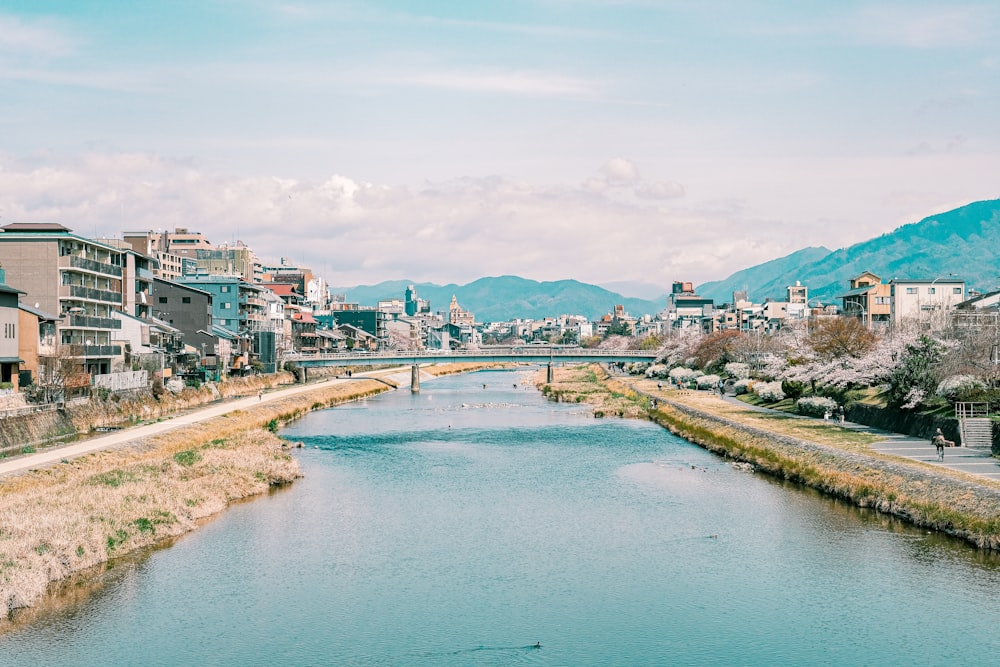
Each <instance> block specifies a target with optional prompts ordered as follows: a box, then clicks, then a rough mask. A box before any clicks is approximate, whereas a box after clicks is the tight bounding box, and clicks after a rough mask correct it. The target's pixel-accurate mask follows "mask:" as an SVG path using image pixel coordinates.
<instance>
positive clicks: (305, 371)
mask: <svg viewBox="0 0 1000 667" xmlns="http://www.w3.org/2000/svg"><path fill="white" fill-rule="evenodd" d="M307 382H309V369H308V368H307V367H305V366H303V367H302V384H305V383H307Z"/></svg>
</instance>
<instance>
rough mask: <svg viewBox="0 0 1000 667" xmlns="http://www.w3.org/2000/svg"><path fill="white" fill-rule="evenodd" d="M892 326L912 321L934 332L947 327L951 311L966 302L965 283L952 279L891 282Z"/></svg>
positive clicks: (894, 279) (894, 280)
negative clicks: (924, 325)
mask: <svg viewBox="0 0 1000 667" xmlns="http://www.w3.org/2000/svg"><path fill="white" fill-rule="evenodd" d="M889 287H890V293H891V297H892V298H891V312H892V315H891V317H892V322H893V324H896V323H902V322H904V321H912V322H919V323H923V324H926V325H927V326H929V327H930V328H932V329H937V328H941V327H943V326H945V325H946V323H947V321H948V317H949V313H950V311H952V310H953V309H954V308H955V307H956V306H958V304H960V303H962V302H963V301H965V298H966V296H965V281H964V280H960V279H958V278H953V277H950V276H949V277H940V278H934V279H933V280H899V279H896V278H893V279H892V280H891V281H889Z"/></svg>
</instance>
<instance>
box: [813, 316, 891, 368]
mask: <svg viewBox="0 0 1000 667" xmlns="http://www.w3.org/2000/svg"><path fill="white" fill-rule="evenodd" d="M876 340H877V337H876V336H875V334H873V333H872V332H871V331H870V330H869V329H868V328H867V327H865V325H864V324H862V323H861V322H860V321H859V320H857V319H855V318H853V317H831V318H828V319H822V320H819V321H818V322H817V323H816V325H815V326H814V327H813V328H812V330H811V331H810V332H809V334H808V335H807V336H806V342H807V344H808V345H809V347H811V348H812V350H813V351H814V352H815V353H816V354H817V356H819V357H820V358H822V359H836V358H838V357H855V358H858V357H861V356H862V355H863V354H865V353H866V352H868V350H870V349H872V347H873V346H874V345H875V341H876Z"/></svg>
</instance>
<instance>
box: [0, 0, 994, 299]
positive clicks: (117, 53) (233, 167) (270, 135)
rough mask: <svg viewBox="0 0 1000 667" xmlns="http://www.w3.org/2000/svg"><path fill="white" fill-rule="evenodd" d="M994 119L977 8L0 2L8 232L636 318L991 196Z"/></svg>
mask: <svg viewBox="0 0 1000 667" xmlns="http://www.w3.org/2000/svg"><path fill="white" fill-rule="evenodd" d="M998 98H1000V5H998V4H997V3H996V2H992V1H991V2H978V3H977V2H968V3H963V2H961V1H959V2H921V1H919V0H906V1H900V2H867V1H852V0H838V2H795V1H777V0H775V1H754V0H739V1H731V2H727V1H724V0H718V1H717V0H503V1H502V2H488V1H486V0H478V1H477V0H465V1H462V2H459V1H457V0H447V1H431V0H410V1H403V0H357V1H351V0H345V1H338V0H330V1H324V2H319V1H312V0H287V1H282V0H169V1H160V0H147V1H145V2H138V3H137V2H133V1H131V0H130V1H127V2H125V1H115V0H68V1H65V2H55V1H48V0H24V1H22V0H5V2H3V3H0V224H8V223H10V222H41V221H44V222H58V223H61V224H63V225H65V226H67V227H69V228H71V229H73V230H74V232H76V233H78V234H81V235H83V236H91V237H93V236H99V237H115V236H120V234H121V233H122V232H123V231H141V230H149V229H155V230H161V229H162V230H172V229H174V228H176V227H186V228H188V229H191V230H194V231H200V232H202V233H203V234H205V235H206V236H207V237H208V238H209V239H210V240H211V241H212V242H214V243H216V244H221V243H227V242H228V243H233V242H235V241H237V240H239V241H243V242H244V243H246V244H247V245H249V246H251V247H252V248H253V249H254V250H255V251H256V252H257V254H258V255H260V256H261V257H262V258H263V259H264V260H265V261H268V262H275V261H277V260H278V258H280V257H287V258H289V260H290V261H291V262H292V263H293V264H297V265H300V266H309V267H311V268H312V269H313V270H314V271H317V272H319V273H321V274H323V275H324V276H325V277H326V278H327V280H328V282H329V283H330V284H331V285H335V286H351V285H356V284H373V283H377V282H381V281H383V280H393V279H407V280H413V281H416V282H434V283H438V284H446V283H458V284H464V283H467V282H471V281H472V280H475V279H477V278H480V277H484V276H497V275H519V276H522V277H525V278H530V279H534V280H540V281H547V280H561V279H569V278H571V279H576V280H580V281H583V282H588V283H595V284H601V285H611V286H620V287H622V289H623V293H625V295H626V296H646V295H648V296H651V295H652V294H657V293H663V292H665V291H667V289H668V286H669V285H670V284H671V283H672V282H673V281H692V282H694V283H695V284H698V283H701V282H705V281H709V280H718V279H723V278H725V277H727V276H728V275H730V274H732V273H734V272H735V271H738V270H740V269H744V268H747V267H750V266H754V265H756V264H759V263H761V262H764V261H767V260H770V259H774V258H777V257H782V256H784V255H787V254H789V253H791V252H794V251H796V250H799V249H802V248H805V247H809V246H825V247H827V248H829V249H831V250H833V249H837V248H842V247H847V246H850V245H852V244H854V243H857V242H860V241H864V240H867V239H870V238H873V237H875V236H878V235H880V234H883V233H886V232H890V231H892V230H893V229H895V228H897V227H898V226H900V225H903V224H907V223H910V222H917V221H919V220H920V219H922V218H924V217H926V216H928V215H932V214H934V213H938V212H942V211H946V210H950V209H952V208H956V207H958V206H961V205H963V204H967V203H969V202H972V201H977V200H982V199H994V198H997V197H1000V130H998V126H997V122H996V119H997V117H998V115H997V114H998V112H997V109H1000V99H998ZM640 284H641V285H640ZM650 290H652V291H651V292H650Z"/></svg>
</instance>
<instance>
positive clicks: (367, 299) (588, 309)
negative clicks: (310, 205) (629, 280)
mask: <svg viewBox="0 0 1000 667" xmlns="http://www.w3.org/2000/svg"><path fill="white" fill-rule="evenodd" d="M408 285H413V286H414V287H415V288H416V290H417V297H419V298H421V299H427V300H428V301H430V304H431V310H432V311H433V312H439V311H447V310H448V305H449V304H450V303H451V297H452V295H454V296H455V297H456V298H457V299H458V303H459V305H460V306H462V308H463V309H465V310H468V311H471V312H472V313H474V314H475V316H476V321H477V322H499V321H504V320H511V319H514V318H517V317H522V318H542V317H553V316H557V315H584V316H585V317H587V318H589V319H597V318H599V317H600V316H601V315H604V314H605V313H610V312H611V311H612V309H613V308H614V306H615V305H619V304H620V305H622V306H624V307H625V312H627V313H629V314H630V315H633V316H638V315H642V314H645V313H650V314H652V313H658V312H660V311H662V310H663V309H664V308H665V307H666V301H665V300H664V299H657V300H652V301H650V300H646V299H636V298H629V297H624V296H622V295H621V294H618V293H616V292H612V291H610V290H606V289H604V288H603V287H598V286H597V285H588V284H586V283H581V282H578V281H576V280H557V281H551V282H538V281H535V280H528V279H526V278H519V277H517V276H499V277H493V278H480V279H479V280H475V281H473V282H471V283H469V284H467V285H455V284H449V285H435V284H433V283H413V282H412V281H407V280H389V281H386V282H381V283H378V284H377V285H358V286H355V287H333V288H331V291H332V292H334V293H339V294H346V296H347V300H348V301H349V302H355V303H360V304H361V305H364V306H374V305H375V304H376V303H377V302H378V301H380V300H383V299H402V298H404V296H405V292H406V288H407V286H408Z"/></svg>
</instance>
